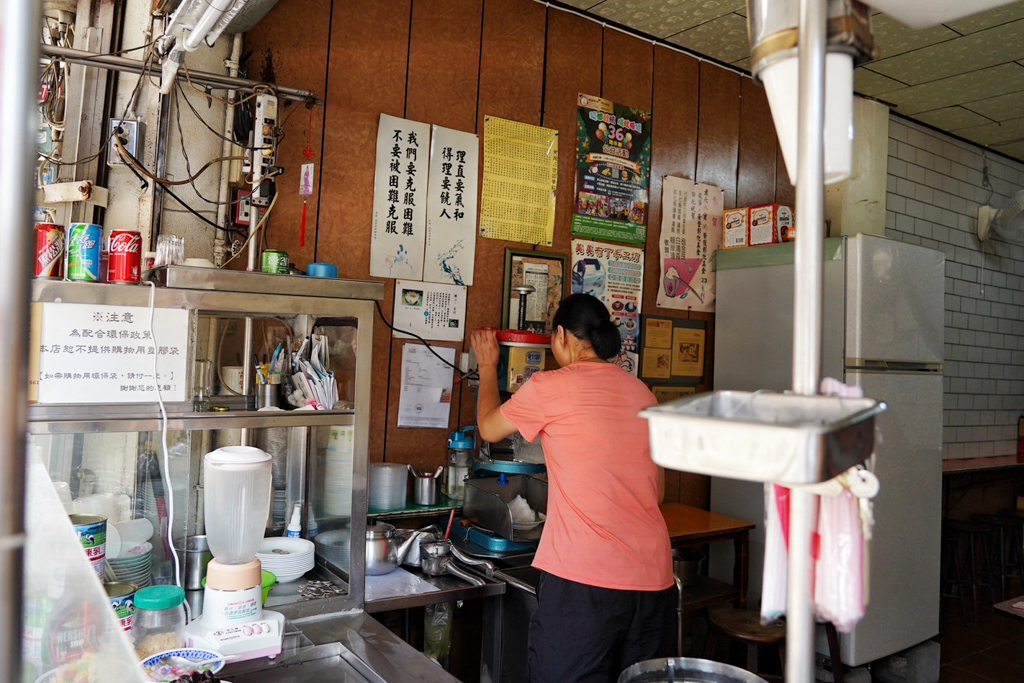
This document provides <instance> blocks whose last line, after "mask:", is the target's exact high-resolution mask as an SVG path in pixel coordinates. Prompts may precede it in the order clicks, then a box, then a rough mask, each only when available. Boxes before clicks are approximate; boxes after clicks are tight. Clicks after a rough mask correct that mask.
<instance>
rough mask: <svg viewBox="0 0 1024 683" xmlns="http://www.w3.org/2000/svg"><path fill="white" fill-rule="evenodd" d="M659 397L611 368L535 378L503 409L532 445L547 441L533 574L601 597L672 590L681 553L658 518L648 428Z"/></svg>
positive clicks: (594, 366) (585, 367) (596, 366)
mask: <svg viewBox="0 0 1024 683" xmlns="http://www.w3.org/2000/svg"><path fill="white" fill-rule="evenodd" d="M655 403H656V401H655V399H654V396H653V395H652V394H651V392H650V390H649V389H648V388H647V387H646V386H645V385H644V384H643V382H641V381H640V380H638V379H636V378H635V377H633V376H632V375H630V374H628V373H626V372H624V371H623V370H621V369H620V368H618V367H616V366H615V365H612V364H610V363H574V364H572V365H569V366H566V367H564V368H562V369H560V370H555V371H553V372H541V373H537V374H536V375H534V376H533V377H532V378H530V381H528V382H527V383H526V384H524V385H523V386H522V387H521V388H520V389H519V390H518V391H517V392H516V393H514V394H512V398H511V399H510V400H509V401H508V402H507V403H505V404H504V405H502V406H501V413H502V415H504V416H505V419H507V420H508V421H509V422H511V423H512V424H513V425H515V427H516V428H517V429H518V430H519V432H520V433H521V434H522V435H523V436H524V437H525V438H526V439H528V440H530V441H533V440H534V439H536V437H537V435H538V434H539V435H540V436H541V438H542V441H541V443H542V444H543V446H544V457H545V460H546V462H547V470H548V512H547V521H546V522H545V524H544V533H543V535H542V536H541V539H540V547H539V548H538V549H537V555H536V557H535V558H534V561H533V566H534V567H537V568H538V569H541V570H543V571H546V572H548V573H550V574H554V575H555V576H558V577H561V578H563V579H567V580H569V581H575V582H577V583H584V584H587V585H590V586H597V587H600V588H614V589H618V590H645V591H658V590H664V589H666V588H669V587H671V586H672V585H673V584H674V582H675V580H674V578H673V576H672V550H671V543H670V541H669V537H668V528H667V527H666V526H665V519H664V518H663V517H662V515H661V510H659V509H658V469H657V466H656V465H655V464H654V462H653V461H652V460H651V456H650V447H649V445H648V440H647V421H646V420H644V419H643V418H641V417H638V416H637V413H638V412H639V411H640V410H642V409H644V408H647V407H648V406H651V405H654V404H655Z"/></svg>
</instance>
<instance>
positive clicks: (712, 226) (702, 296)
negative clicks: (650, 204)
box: [657, 176, 724, 311]
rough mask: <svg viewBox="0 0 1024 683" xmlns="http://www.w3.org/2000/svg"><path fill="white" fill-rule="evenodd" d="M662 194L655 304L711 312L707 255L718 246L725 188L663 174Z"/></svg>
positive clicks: (711, 285) (711, 287) (711, 282)
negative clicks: (659, 255) (659, 253)
mask: <svg viewBox="0 0 1024 683" xmlns="http://www.w3.org/2000/svg"><path fill="white" fill-rule="evenodd" d="M661 197H662V199H661V237H660V239H659V240H658V244H659V249H660V252H661V257H660V266H661V269H660V271H659V272H658V302H657V303H658V307H660V308H675V309H680V310H687V309H692V310H694V311H713V310H715V272H714V271H713V270H712V269H711V257H712V255H713V254H714V253H715V251H716V250H718V249H719V248H720V247H721V246H722V208H723V206H722V204H723V197H724V193H723V192H722V190H720V189H718V188H717V187H715V186H713V185H698V184H696V183H694V182H693V181H692V180H687V179H686V178H676V177H674V176H666V177H665V182H664V184H663V185H662V189H661Z"/></svg>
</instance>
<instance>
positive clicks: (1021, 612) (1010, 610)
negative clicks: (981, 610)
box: [996, 595, 1024, 619]
mask: <svg viewBox="0 0 1024 683" xmlns="http://www.w3.org/2000/svg"><path fill="white" fill-rule="evenodd" d="M1017 604H1020V605H1022V606H1021V607H1016V606H1015V605H1017ZM996 611H997V612H1002V613H1003V614H1009V615H1012V616H1015V617H1019V618H1021V619H1024V595H1018V596H1017V597H1015V598H1012V599H1010V600H1006V601H1004V602H1000V603H997V604H996Z"/></svg>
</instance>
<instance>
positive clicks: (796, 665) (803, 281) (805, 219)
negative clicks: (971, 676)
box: [786, 0, 826, 683]
mask: <svg viewBox="0 0 1024 683" xmlns="http://www.w3.org/2000/svg"><path fill="white" fill-rule="evenodd" d="M825 20H826V0H800V42H799V44H800V57H799V59H800V86H799V116H798V127H799V139H798V144H797V159H798V162H797V187H796V216H797V221H798V222H799V225H800V228H799V237H798V239H797V240H796V259H795V260H796V263H795V268H796V280H795V282H796V284H795V287H796V291H795V292H794V304H793V391H794V392H796V393H798V394H806V395H813V394H816V393H817V392H818V383H819V382H820V378H821V318H822V312H821V309H822V255H823V252H824V239H825V238H824V234H823V226H824V224H825V215H824V204H825V184H824V157H825V150H824V143H823V139H824V126H825V40H826V31H825ZM817 503H818V501H817V497H816V496H814V495H813V494H809V493H805V492H803V491H800V490H797V489H794V490H793V491H791V493H790V515H789V591H788V598H787V603H788V604H787V609H786V614H787V616H786V619H787V621H786V624H787V625H786V681H787V683H810V682H812V681H814V612H813V606H814V605H813V599H812V598H813V595H812V581H813V568H814V565H813V563H812V560H811V536H812V534H813V532H814V526H815V522H816V519H817V508H818V505H817Z"/></svg>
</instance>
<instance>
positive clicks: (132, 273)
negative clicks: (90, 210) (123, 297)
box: [107, 230, 142, 284]
mask: <svg viewBox="0 0 1024 683" xmlns="http://www.w3.org/2000/svg"><path fill="white" fill-rule="evenodd" d="M107 259H108V265H107V282H114V283H120V284H138V282H139V274H140V273H141V272H142V235H140V234H139V232H138V231H137V230H111V231H110V239H109V240H108V242H107Z"/></svg>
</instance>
